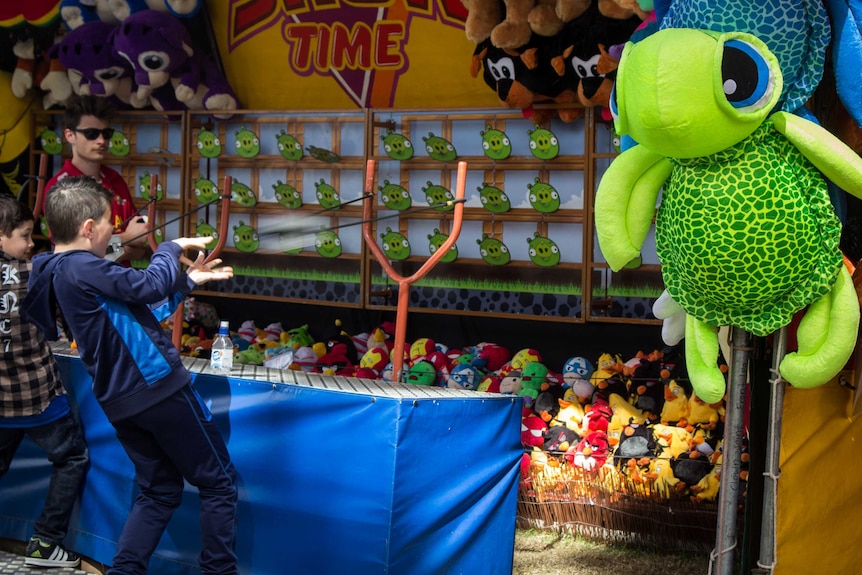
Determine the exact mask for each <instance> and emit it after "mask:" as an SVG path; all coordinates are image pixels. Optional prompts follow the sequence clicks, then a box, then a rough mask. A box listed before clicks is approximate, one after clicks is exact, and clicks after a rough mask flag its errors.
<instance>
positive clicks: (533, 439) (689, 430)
mask: <svg viewBox="0 0 862 575" xmlns="http://www.w3.org/2000/svg"><path fill="white" fill-rule="evenodd" d="M185 305H186V308H185V313H184V321H185V323H186V326H185V328H184V333H185V335H183V337H182V343H183V350H182V351H183V353H184V354H185V355H187V356H196V357H207V355H208V353H209V347H210V346H211V345H212V340H211V339H209V338H207V337H205V334H212V333H213V332H214V330H215V326H216V325H217V324H218V318H217V314H216V311H215V309H214V308H213V307H212V306H211V305H210V304H208V303H203V302H198V301H195V300H194V299H189V300H187V301H186V304H185ZM170 327H171V326H170V325H169V324H165V328H166V329H170ZM313 331H316V330H312V329H311V328H310V327H309V326H308V325H301V326H297V327H292V328H289V329H285V328H283V327H282V325H281V324H280V323H270V324H268V325H266V326H265V327H263V328H261V327H259V326H257V325H256V324H255V322H254V321H253V320H246V321H244V322H242V324H241V325H240V326H239V327H238V329H236V330H235V331H233V332H232V334H231V336H232V339H233V341H234V344H235V349H236V350H237V351H236V355H235V363H238V364H250V365H264V366H267V367H272V368H277V369H291V370H296V371H304V372H308V373H317V374H324V375H338V376H346V377H361V378H367V379H375V380H381V381H384V382H391V381H393V380H394V379H395V378H394V377H393V373H392V362H391V353H392V350H393V347H394V344H393V336H394V331H395V326H394V324H393V323H392V322H384V323H382V324H381V325H379V326H377V327H376V328H374V329H373V330H371V331H370V332H363V333H359V334H349V333H347V332H346V331H344V329H343V327H342V326H341V323H340V322H336V326H335V328H334V330H333V332H332V334H331V335H330V336H328V337H324V338H320V339H317V338H315V336H314V335H313ZM192 333H197V334H199V335H198V336H192V335H190V334H192ZM404 355H405V357H404V366H403V370H404V371H403V373H402V376H401V378H400V380H401V381H402V382H404V383H407V384H411V385H422V386H437V387H446V388H450V389H458V390H468V391H473V392H477V393H482V392H491V393H503V394H512V395H517V396H520V397H521V398H522V401H523V413H522V418H521V443H522V444H523V446H524V458H523V464H522V469H521V471H522V477H521V479H522V481H521V489H522V491H523V492H524V493H525V494H529V495H530V496H533V497H536V498H538V499H539V500H548V499H553V500H563V501H569V500H574V499H576V498H578V497H583V496H587V495H588V493H589V492H590V490H595V489H604V490H606V492H607V495H608V496H609V497H611V498H614V497H618V496H620V495H623V494H629V495H637V496H647V497H654V498H655V497H657V498H662V499H668V498H680V497H684V498H691V499H692V500H693V501H698V502H700V501H712V500H714V499H715V498H716V496H717V494H718V489H717V488H718V481H717V478H718V477H719V475H720V473H721V452H722V449H721V444H722V441H721V440H722V437H723V424H724V412H725V409H724V403H723V400H721V399H720V400H718V401H716V402H713V403H707V402H704V401H703V400H701V399H700V398H699V397H698V396H697V394H696V393H694V392H693V390H692V387H691V385H690V383H689V381H688V377H687V372H686V367H685V361H684V356H683V355H682V353H681V348H679V347H668V348H666V349H664V350H653V351H652V352H650V353H644V352H637V353H636V354H634V356H633V357H631V358H630V359H628V360H625V359H623V358H622V357H621V356H620V355H617V354H614V355H612V354H610V353H605V354H603V355H601V356H600V357H598V358H595V359H592V360H591V359H588V358H585V357H580V356H573V357H571V358H569V359H568V360H566V361H565V363H564V364H563V365H561V366H551V365H548V364H546V363H545V362H543V360H542V354H541V352H540V351H539V350H537V349H533V348H524V349H521V350H517V351H514V352H513V351H512V350H510V349H508V348H506V347H504V346H502V345H498V344H495V343H492V342H481V343H477V344H475V345H471V346H466V347H464V348H459V349H456V348H452V347H449V346H447V345H445V344H443V343H442V342H435V341H433V340H431V339H430V338H418V339H416V340H414V341H412V342H408V344H407V345H405V348H404ZM717 366H718V369H720V370H721V371H722V372H724V371H726V366H725V364H723V362H722V363H719V364H717ZM744 467H745V466H743V468H744ZM744 477H745V476H744V475H743V476H742V478H741V480H744ZM742 491H744V489H742Z"/></svg>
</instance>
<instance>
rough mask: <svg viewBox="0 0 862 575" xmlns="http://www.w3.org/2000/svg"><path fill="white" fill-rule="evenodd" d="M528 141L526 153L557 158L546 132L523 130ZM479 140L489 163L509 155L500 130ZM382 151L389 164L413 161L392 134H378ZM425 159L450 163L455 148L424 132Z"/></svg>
mask: <svg viewBox="0 0 862 575" xmlns="http://www.w3.org/2000/svg"><path fill="white" fill-rule="evenodd" d="M527 134H528V136H529V139H530V153H531V154H532V155H533V156H534V157H536V158H537V159H540V160H553V159H554V158H556V157H557V156H558V155H559V154H560V142H559V139H558V138H557V136H556V135H555V134H554V133H553V132H552V131H550V130H548V129H547V128H542V127H541V126H539V125H538V124H535V127H534V129H532V130H527ZM479 135H480V137H481V138H482V153H484V154H485V156H486V157H488V158H489V159H491V160H505V159H507V158H508V157H509V156H511V155H512V141H511V140H510V139H509V136H507V135H506V133H505V132H504V131H502V130H498V129H496V128H494V127H492V126H490V125H489V126H486V127H485V129H484V130H482V131H480V132H479ZM380 139H381V140H382V141H383V151H384V152H386V155H387V156H389V157H390V158H392V159H393V160H399V161H403V160H409V159H410V158H412V157H413V152H414V150H413V144H412V143H411V142H410V140H409V139H408V138H407V137H406V136H404V135H403V134H400V133H398V132H395V131H393V130H387V131H386V133H385V134H381V136H380ZM422 140H423V142H424V143H425V151H426V152H427V154H428V156H429V157H431V158H432V159H434V160H438V161H441V162H451V161H452V160H454V159H455V158H456V157H457V156H458V152H457V151H456V150H455V146H454V145H453V144H452V143H451V142H450V141H448V140H446V139H445V138H441V137H440V136H436V135H435V134H434V133H433V132H428V136H424V137H423V138H422Z"/></svg>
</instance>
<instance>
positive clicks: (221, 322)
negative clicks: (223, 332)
mask: <svg viewBox="0 0 862 575" xmlns="http://www.w3.org/2000/svg"><path fill="white" fill-rule="evenodd" d="M219 327H228V328H229V327H230V322H229V321H227V320H226V319H225V320H222V321H220V322H219Z"/></svg>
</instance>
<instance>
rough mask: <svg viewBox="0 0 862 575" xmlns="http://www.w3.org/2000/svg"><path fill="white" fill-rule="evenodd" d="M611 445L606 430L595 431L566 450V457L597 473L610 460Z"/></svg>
mask: <svg viewBox="0 0 862 575" xmlns="http://www.w3.org/2000/svg"><path fill="white" fill-rule="evenodd" d="M609 453H610V446H609V445H608V436H607V435H606V434H605V432H604V431H593V432H591V433H588V434H587V435H586V437H584V438H583V439H582V440H580V441H579V442H578V443H576V444H575V446H574V447H571V448H569V450H568V451H566V456H565V457H566V459H567V460H568V461H569V463H571V464H572V465H574V466H575V467H580V468H581V469H583V470H584V471H589V472H593V473H596V472H598V470H599V468H600V467H602V466H603V465H604V464H605V462H606V461H607V460H608V455H609Z"/></svg>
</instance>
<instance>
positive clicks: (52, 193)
mask: <svg viewBox="0 0 862 575" xmlns="http://www.w3.org/2000/svg"><path fill="white" fill-rule="evenodd" d="M112 199H113V196H111V192H109V191H108V190H106V189H105V188H104V186H102V184H100V183H99V182H97V181H96V180H94V179H93V178H91V177H90V176H69V177H67V178H63V179H62V180H59V181H58V182H57V183H56V184H54V185H53V186H52V187H51V189H50V190H48V195H47V198H46V199H45V219H46V220H48V229H50V230H51V238H52V239H53V240H54V243H55V244H69V243H72V242H74V241H75V240H76V239H77V238H78V230H79V229H80V228H81V224H82V223H84V222H85V221H86V220H89V219H93V220H96V221H99V220H100V219H101V218H102V216H103V215H104V214H105V210H106V209H108V208H110V206H111V200H112Z"/></svg>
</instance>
